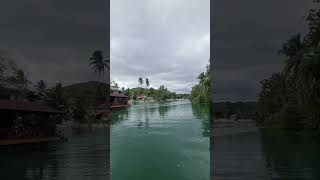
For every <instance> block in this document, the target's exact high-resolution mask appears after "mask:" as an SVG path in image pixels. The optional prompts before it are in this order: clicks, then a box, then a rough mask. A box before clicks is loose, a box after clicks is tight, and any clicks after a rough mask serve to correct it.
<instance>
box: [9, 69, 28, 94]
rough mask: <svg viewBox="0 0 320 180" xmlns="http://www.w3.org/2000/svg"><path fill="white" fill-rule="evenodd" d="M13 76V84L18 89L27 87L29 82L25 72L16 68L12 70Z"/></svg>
mask: <svg viewBox="0 0 320 180" xmlns="http://www.w3.org/2000/svg"><path fill="white" fill-rule="evenodd" d="M14 74H15V76H14V77H13V79H12V80H13V84H14V85H15V86H16V87H17V88H19V89H27V87H28V85H29V84H30V83H31V82H30V81H29V80H28V78H27V76H26V74H25V72H24V71H23V70H22V69H17V70H16V71H15V72H14Z"/></svg>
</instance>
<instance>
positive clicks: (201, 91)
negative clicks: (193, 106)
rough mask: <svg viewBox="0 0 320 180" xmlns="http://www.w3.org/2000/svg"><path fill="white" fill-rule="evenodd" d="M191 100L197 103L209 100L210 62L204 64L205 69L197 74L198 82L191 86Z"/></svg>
mask: <svg viewBox="0 0 320 180" xmlns="http://www.w3.org/2000/svg"><path fill="white" fill-rule="evenodd" d="M191 101H192V102H197V103H209V102H210V63H209V64H208V65H207V66H206V71H205V72H202V73H200V74H199V76H198V84H197V85H195V86H194V87H192V90H191Z"/></svg>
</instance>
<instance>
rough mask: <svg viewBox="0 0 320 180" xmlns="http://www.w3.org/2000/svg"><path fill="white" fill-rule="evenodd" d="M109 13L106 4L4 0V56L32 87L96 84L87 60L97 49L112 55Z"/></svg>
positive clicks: (0, 6) (0, 10)
mask: <svg viewBox="0 0 320 180" xmlns="http://www.w3.org/2000/svg"><path fill="white" fill-rule="evenodd" d="M108 10H109V8H108V7H107V1H102V0H90V1H87V0H27V1H21V0H1V2H0V26H1V28H0V50H6V51H8V53H9V55H10V56H11V57H13V58H15V59H16V61H17V63H18V64H19V65H21V66H22V67H23V68H24V69H25V71H26V72H27V74H28V76H29V78H30V79H31V80H32V81H33V82H34V81H39V80H40V79H43V80H46V81H48V82H49V84H54V83H55V82H58V81H60V82H62V83H63V84H65V85H66V84H70V83H75V82H84V81H89V80H96V79H97V76H96V75H95V74H94V73H92V72H91V70H90V68H89V67H88V64H89V60H88V59H89V58H90V56H91V54H92V52H93V51H94V50H96V49H100V50H103V51H104V52H105V53H106V54H108V49H109V46H108V44H109V22H108V21H107V20H108V13H109V11H108ZM108 79H109V72H106V73H105V76H104V80H108Z"/></svg>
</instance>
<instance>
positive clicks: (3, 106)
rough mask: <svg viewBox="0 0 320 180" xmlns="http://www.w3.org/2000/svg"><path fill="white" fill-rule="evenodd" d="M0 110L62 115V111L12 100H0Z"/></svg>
mask: <svg viewBox="0 0 320 180" xmlns="http://www.w3.org/2000/svg"><path fill="white" fill-rule="evenodd" d="M0 110H16V111H31V112H49V113H62V111H59V110H57V109H54V108H51V107H49V106H46V105H42V104H38V103H34V102H28V101H12V100H0Z"/></svg>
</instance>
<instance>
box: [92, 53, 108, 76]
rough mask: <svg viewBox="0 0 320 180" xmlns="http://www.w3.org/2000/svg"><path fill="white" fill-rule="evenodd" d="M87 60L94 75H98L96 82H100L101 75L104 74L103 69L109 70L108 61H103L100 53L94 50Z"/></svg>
mask: <svg viewBox="0 0 320 180" xmlns="http://www.w3.org/2000/svg"><path fill="white" fill-rule="evenodd" d="M89 60H90V64H89V65H90V66H91V67H92V70H93V71H94V72H95V73H98V80H99V81H100V77H101V74H103V73H104V72H105V68H107V69H110V66H109V63H110V59H109V58H108V59H104V57H103V53H102V51H100V50H96V51H94V52H93V53H92V56H91V58H90V59H89Z"/></svg>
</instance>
